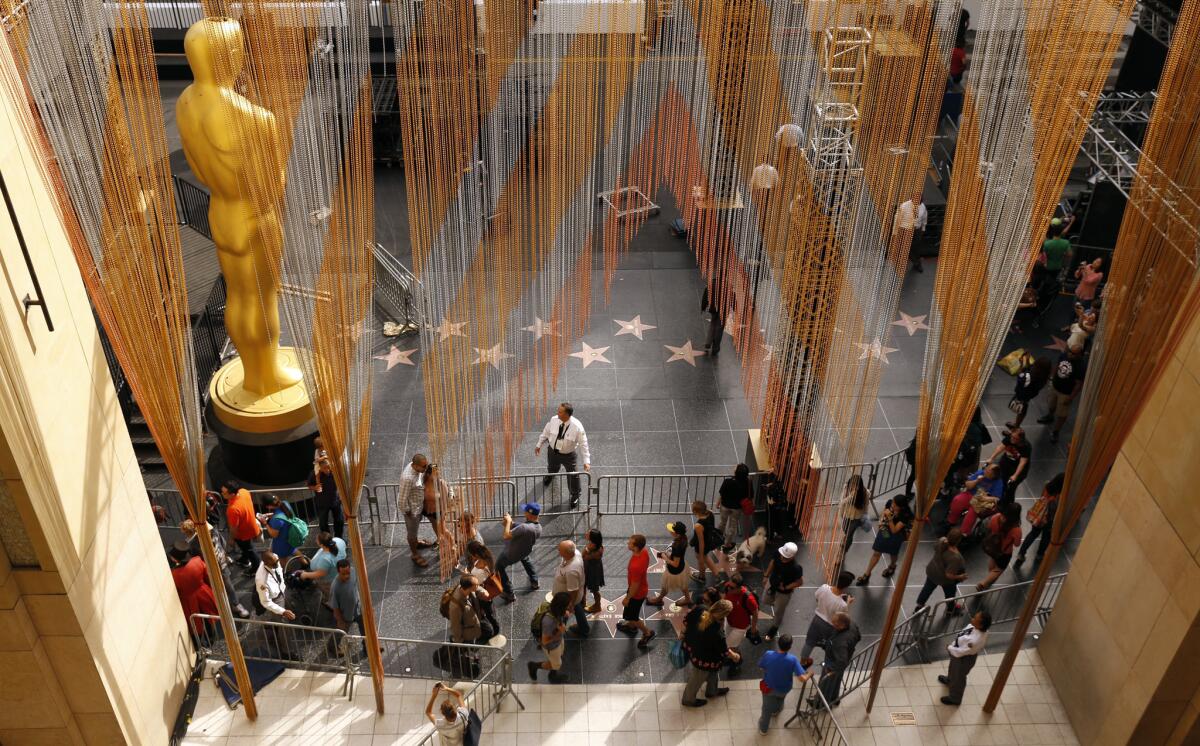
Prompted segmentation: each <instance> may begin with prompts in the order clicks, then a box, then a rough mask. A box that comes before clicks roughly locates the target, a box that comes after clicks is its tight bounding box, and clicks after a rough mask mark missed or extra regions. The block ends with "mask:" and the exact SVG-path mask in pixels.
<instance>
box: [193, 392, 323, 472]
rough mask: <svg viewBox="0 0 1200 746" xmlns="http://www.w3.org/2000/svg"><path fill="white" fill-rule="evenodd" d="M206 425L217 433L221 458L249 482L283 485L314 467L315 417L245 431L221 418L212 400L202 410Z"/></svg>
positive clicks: (231, 470) (230, 469)
mask: <svg viewBox="0 0 1200 746" xmlns="http://www.w3.org/2000/svg"><path fill="white" fill-rule="evenodd" d="M204 418H205V421H206V422H207V423H208V427H209V429H210V430H211V431H212V432H213V434H215V435H216V436H217V443H218V447H219V448H220V449H221V459H222V461H224V463H225V466H226V468H228V469H229V471H230V473H232V474H233V475H234V476H235V477H237V478H238V479H240V480H242V481H244V482H249V483H251V484H260V485H286V484H295V483H296V482H303V481H304V480H305V479H307V478H308V474H309V473H311V472H312V468H313V438H314V437H316V435H317V421H316V418H313V419H311V420H309V421H308V422H305V423H304V424H303V425H300V426H298V427H294V428H292V429H290V430H282V431H279V432H273V433H245V432H241V431H240V430H235V429H233V428H231V427H230V426H229V425H226V424H225V423H224V422H222V421H221V420H220V419H219V418H218V417H217V416H216V413H215V412H214V411H213V406H212V403H209V405H208V407H206V408H205V411H204Z"/></svg>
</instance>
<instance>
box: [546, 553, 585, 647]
mask: <svg viewBox="0 0 1200 746" xmlns="http://www.w3.org/2000/svg"><path fill="white" fill-rule="evenodd" d="M558 557H559V559H560V560H561V561H560V562H559V564H558V567H556V568H555V569H554V592H555V593H562V592H564V591H565V592H567V593H570V594H571V607H572V608H573V609H574V610H575V623H574V624H572V625H571V626H570V627H568V628H567V631H568V632H570V633H571V634H573V635H576V636H578V637H587V636H588V633H589V632H591V627H590V626H589V625H588V618H587V610H586V609H585V608H584V607H583V601H584V597H585V596H586V595H587V589H586V588H585V583H586V581H585V579H584V571H583V554H582V553H581V552H580V551H579V550H578V549H576V548H575V542H573V541H560V542H559V543H558Z"/></svg>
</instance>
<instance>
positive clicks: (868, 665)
mask: <svg viewBox="0 0 1200 746" xmlns="http://www.w3.org/2000/svg"><path fill="white" fill-rule="evenodd" d="M1066 577H1067V574H1066V573H1058V574H1055V575H1051V576H1050V578H1049V579H1048V580H1047V582H1046V586H1045V588H1044V589H1043V591H1042V598H1041V603H1040V604H1039V606H1038V610H1037V612H1036V618H1037V620H1038V622H1039V623H1040V624H1041V625H1043V626H1044V625H1045V622H1046V619H1047V618H1048V617H1049V615H1050V612H1051V610H1052V609H1053V608H1054V604H1055V602H1056V601H1057V600H1058V594H1059V592H1060V590H1061V589H1062V584H1063V581H1064V580H1065V579H1066ZM1032 585H1033V581H1032V580H1026V581H1023V582H1021V583H1013V584H1011V585H1005V586H1000V587H998V588H989V589H987V590H984V591H975V592H973V593H967V594H964V595H961V596H955V597H954V598H952V599H949V598H948V599H943V600H942V601H939V602H937V603H935V604H932V605H930V606H926V607H924V608H921V609H919V610H917V611H916V612H914V613H913V615H912V616H909V617H907V618H905V619H904V620H902V621H901V622H900V623H899V624H897V625H896V631H895V635H894V639H895V644H894V645H893V646H892V649H891V650H890V651H889V653H888V658H887V662H886V663H885V665H887V666H891V665H892V664H894V663H895V662H896V661H898V660H900V659H902V658H903V659H906V660H908V659H909V658H910V654H912V653H914V652H915V653H916V654H917V655H918V656H919V659H920V661H921V662H922V663H931V662H932V661H933V660H934V659H935V657H934V656H933V655H932V653H934V652H936V651H937V650H938V649H939V648H938V647H937V646H935V645H933V644H932V643H934V642H935V641H937V640H939V639H942V638H946V637H950V636H953V635H956V634H958V632H959V631H961V630H962V628H963V627H964V626H965V625H966V624H967V623H968V622H969V620H970V618H971V616H973V615H974V614H975V613H976V612H978V611H980V610H982V609H987V610H988V611H989V612H990V613H991V614H992V626H991V628H990V630H989V633H990V634H993V635H994V634H995V633H996V632H998V631H1001V629H1002V628H1003V627H1005V626H1008V625H1012V624H1014V623H1015V622H1016V621H1017V618H1018V617H1019V616H1020V613H1021V608H1022V607H1023V606H1024V603H1025V595H1026V591H1027V590H1028V588H1029V587H1030V586H1032ZM959 608H961V609H962V612H961V613H960V612H958V611H956V609H959ZM879 642H880V641H879V640H875V641H873V642H871V643H870V644H869V645H867V646H866V647H863V648H860V649H858V650H857V651H856V652H855V654H854V657H853V658H851V659H850V663H849V664H848V665H847V666H846V669H845V670H844V671H843V672H842V680H841V692H840V693H839V695H838V697H837V698H836V699H835V700H833V701H834V703H837V702H838V701H840V700H842V699H845V697H846V695H848V694H850V693H851V692H853V691H854V690H855V689H857V688H858V687H860V686H862V685H863V684H864V683H866V682H867V681H869V680H870V678H871V670H872V668H873V664H874V661H875V655H876V650H877V648H878V646H879ZM939 657H940V656H939Z"/></svg>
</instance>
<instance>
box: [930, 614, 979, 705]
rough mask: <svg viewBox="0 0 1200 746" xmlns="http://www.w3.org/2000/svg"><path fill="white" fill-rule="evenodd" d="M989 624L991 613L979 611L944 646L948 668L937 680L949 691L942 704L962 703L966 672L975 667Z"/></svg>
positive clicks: (965, 686)
mask: <svg viewBox="0 0 1200 746" xmlns="http://www.w3.org/2000/svg"><path fill="white" fill-rule="evenodd" d="M991 626H992V615H991V614H989V613H988V612H986V611H980V612H978V613H977V614H975V616H974V617H972V618H971V623H970V624H968V625H967V626H966V627H964V628H963V631H962V632H959V633H958V636H957V637H955V638H954V642H952V643H950V645H949V646H947V647H946V650H948V651H949V652H950V670H949V671H947V672H946V674H945V675H939V676H938V681H940V682H941V683H942V684H944V685H945V686H947V687H949V688H950V691H949V693H948V694H947V695H946V696H944V697H942V704H944V705H954V706H958V705H960V704H962V695H963V692H964V691H966V688H967V674H969V673H971V669H972V668H974V667H975V660H976V659H977V658H978V657H979V654H980V653H982V652H983V648H984V646H985V645H987V631H988V628H989V627H991Z"/></svg>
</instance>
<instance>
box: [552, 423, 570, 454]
mask: <svg viewBox="0 0 1200 746" xmlns="http://www.w3.org/2000/svg"><path fill="white" fill-rule="evenodd" d="M566 429H567V423H565V422H560V423H558V437H557V438H555V439H554V450H556V451H557V450H558V441H560V440H562V436H563V432H564V431H565V430H566Z"/></svg>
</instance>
